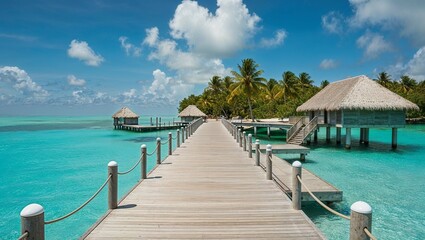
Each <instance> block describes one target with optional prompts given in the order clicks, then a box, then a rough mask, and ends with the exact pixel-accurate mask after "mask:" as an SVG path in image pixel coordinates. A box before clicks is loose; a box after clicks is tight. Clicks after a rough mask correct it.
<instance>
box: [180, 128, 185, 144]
mask: <svg viewBox="0 0 425 240" xmlns="http://www.w3.org/2000/svg"><path fill="white" fill-rule="evenodd" d="M181 129H182V143H184V131H185V130H184V127H182V128H181Z"/></svg>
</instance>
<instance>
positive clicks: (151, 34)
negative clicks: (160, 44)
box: [143, 27, 159, 47]
mask: <svg viewBox="0 0 425 240" xmlns="http://www.w3.org/2000/svg"><path fill="white" fill-rule="evenodd" d="M158 35H159V29H158V28H157V27H153V28H149V29H146V38H145V40H143V44H147V45H148V46H150V47H153V46H155V45H156V43H157V41H158Z"/></svg>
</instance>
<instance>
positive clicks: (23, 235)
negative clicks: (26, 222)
mask: <svg viewBox="0 0 425 240" xmlns="http://www.w3.org/2000/svg"><path fill="white" fill-rule="evenodd" d="M28 235H29V233H28V232H25V233H23V234H22V235H21V236H20V237H19V238H18V240H24V239H27V237H28Z"/></svg>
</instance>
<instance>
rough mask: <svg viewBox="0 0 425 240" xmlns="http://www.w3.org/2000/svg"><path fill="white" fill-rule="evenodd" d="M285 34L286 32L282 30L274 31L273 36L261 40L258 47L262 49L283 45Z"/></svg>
mask: <svg viewBox="0 0 425 240" xmlns="http://www.w3.org/2000/svg"><path fill="white" fill-rule="evenodd" d="M286 36H287V34H286V31H285V30H283V29H279V30H277V31H276V33H275V36H274V37H273V38H270V39H266V38H263V39H261V42H260V45H261V46H262V47H275V46H279V45H281V44H282V43H283V41H284V40H285V38H286Z"/></svg>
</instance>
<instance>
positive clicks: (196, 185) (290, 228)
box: [83, 121, 324, 239]
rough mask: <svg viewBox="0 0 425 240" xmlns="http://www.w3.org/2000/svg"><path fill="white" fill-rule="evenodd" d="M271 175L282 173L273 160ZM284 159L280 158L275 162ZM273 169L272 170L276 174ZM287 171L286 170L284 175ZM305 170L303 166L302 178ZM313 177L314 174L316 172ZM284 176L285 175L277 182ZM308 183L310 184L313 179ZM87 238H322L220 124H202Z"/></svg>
mask: <svg viewBox="0 0 425 240" xmlns="http://www.w3.org/2000/svg"><path fill="white" fill-rule="evenodd" d="M275 159H276V158H275V157H273V164H274V173H275V175H276V176H278V177H279V178H280V177H281V174H283V173H284V170H283V169H284V167H283V161H281V160H278V161H275ZM278 162H282V164H278ZM275 171H276V172H275ZM289 176H290V174H289ZM310 177H311V176H310V175H308V174H307V172H306V171H305V172H304V173H303V179H305V181H306V182H307V181H308V179H310ZM316 179H317V178H316ZM282 181H283V180H282ZM311 184H312V185H311V186H314V184H315V182H314V181H311ZM83 238H84V239H124V238H125V239H136V238H138V239H237V238H241V239H324V236H323V235H322V233H321V232H320V231H319V230H318V229H317V228H316V227H315V225H314V224H313V223H312V222H311V221H310V219H308V217H307V216H306V215H305V214H304V213H303V212H302V211H299V210H294V209H293V208H292V206H291V201H290V200H289V198H288V197H287V196H286V194H285V193H284V192H283V191H282V189H281V187H280V186H279V185H277V184H276V182H275V181H270V180H266V174H265V172H264V171H263V170H262V169H261V168H259V167H257V166H254V160H253V159H252V158H248V154H247V152H245V151H243V150H242V149H241V148H239V147H238V144H237V143H236V142H235V141H234V139H233V137H232V136H231V135H230V134H229V133H228V132H227V131H226V129H225V127H224V126H223V125H222V124H221V123H220V122H216V121H209V122H208V123H204V124H203V125H202V126H201V127H200V128H199V129H198V130H197V131H196V132H195V133H194V134H193V135H192V136H190V138H188V139H187V140H186V141H185V142H184V143H183V144H182V145H181V147H180V148H177V149H176V150H175V151H174V152H173V155H171V156H168V157H167V158H166V159H165V161H164V162H163V163H162V164H160V165H158V166H157V167H156V168H155V169H154V170H153V171H152V172H151V173H150V174H149V175H148V178H147V179H144V180H143V181H141V182H140V183H139V184H138V186H137V187H135V188H134V189H133V191H132V192H131V193H129V194H128V195H127V196H126V197H125V198H124V199H123V200H122V201H121V202H120V203H119V206H118V208H117V209H114V210H112V211H109V212H108V214H107V215H106V216H105V217H104V218H102V219H101V220H100V221H99V222H98V223H97V224H96V225H95V226H94V227H93V228H91V229H90V230H89V231H88V232H87V233H86V234H85V235H84V236H83Z"/></svg>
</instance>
